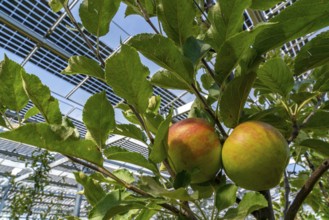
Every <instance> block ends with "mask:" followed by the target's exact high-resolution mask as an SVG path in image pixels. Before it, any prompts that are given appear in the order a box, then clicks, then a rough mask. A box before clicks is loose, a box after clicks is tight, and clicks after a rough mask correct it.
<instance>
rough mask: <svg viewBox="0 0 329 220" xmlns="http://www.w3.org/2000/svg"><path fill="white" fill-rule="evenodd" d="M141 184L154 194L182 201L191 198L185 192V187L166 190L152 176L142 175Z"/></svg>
mask: <svg viewBox="0 0 329 220" xmlns="http://www.w3.org/2000/svg"><path fill="white" fill-rule="evenodd" d="M141 179H142V184H143V185H144V188H145V189H147V191H148V192H149V193H150V194H152V195H155V196H164V197H167V198H170V199H178V200H182V201H189V200H192V198H191V197H190V196H189V194H188V193H187V191H186V189H184V188H179V189H176V190H167V189H165V188H163V186H161V185H160V184H159V183H157V182H156V181H155V180H154V179H153V178H152V177H150V176H143V177H141Z"/></svg>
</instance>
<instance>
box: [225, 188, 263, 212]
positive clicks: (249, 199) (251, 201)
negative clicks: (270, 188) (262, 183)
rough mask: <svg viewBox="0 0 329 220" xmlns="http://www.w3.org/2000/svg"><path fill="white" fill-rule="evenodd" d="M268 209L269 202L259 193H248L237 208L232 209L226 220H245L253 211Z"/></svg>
mask: <svg viewBox="0 0 329 220" xmlns="http://www.w3.org/2000/svg"><path fill="white" fill-rule="evenodd" d="M264 207H267V200H266V199H265V197H264V196H263V195H262V194H260V193H259V192H248V193H246V194H245V195H244V196H243V198H242V200H241V202H240V203H239V206H238V207H237V208H230V209H229V210H228V211H227V212H226V213H225V216H224V219H245V218H246V217H247V216H248V215H249V214H250V213H252V212H253V211H256V210H259V209H261V208H264Z"/></svg>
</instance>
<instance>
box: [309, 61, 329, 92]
mask: <svg viewBox="0 0 329 220" xmlns="http://www.w3.org/2000/svg"><path fill="white" fill-rule="evenodd" d="M312 76H313V77H314V78H315V79H316V83H315V85H314V86H313V91H320V92H328V91H329V65H324V66H321V67H319V68H316V69H315V70H314V71H313V73H312Z"/></svg>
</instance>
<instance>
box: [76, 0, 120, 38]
mask: <svg viewBox="0 0 329 220" xmlns="http://www.w3.org/2000/svg"><path fill="white" fill-rule="evenodd" d="M120 2H121V1H120V0H111V1H108V0H83V2H82V3H81V5H80V8H79V15H80V18H81V21H82V24H83V26H84V27H85V28H86V29H87V30H88V31H89V32H90V33H92V34H94V35H96V36H104V35H105V34H107V33H108V32H109V26H110V22H111V20H112V18H113V17H114V15H115V14H116V12H117V11H118V9H119V6H120Z"/></svg>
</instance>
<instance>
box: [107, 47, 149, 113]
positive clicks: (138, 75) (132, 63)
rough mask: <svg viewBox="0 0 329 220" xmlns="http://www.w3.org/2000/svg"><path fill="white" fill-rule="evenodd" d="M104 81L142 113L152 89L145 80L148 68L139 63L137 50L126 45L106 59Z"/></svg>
mask: <svg viewBox="0 0 329 220" xmlns="http://www.w3.org/2000/svg"><path fill="white" fill-rule="evenodd" d="M105 71H106V81H107V83H108V84H109V85H110V86H111V87H112V88H113V91H114V92H115V93H116V94H117V95H118V96H120V97H122V98H124V99H125V100H126V101H127V102H128V103H129V104H131V105H133V106H135V107H136V108H137V110H138V111H139V112H140V113H144V112H145V111H146V109H147V106H148V99H149V97H151V96H152V93H153V89H152V86H151V84H150V82H149V81H148V80H147V77H148V75H149V69H148V68H147V67H146V66H144V65H143V64H142V63H141V60H140V58H139V56H138V53H137V51H136V50H135V49H134V48H132V47H129V46H127V45H122V46H121V51H120V52H119V53H116V54H115V55H113V56H112V57H110V58H109V59H108V60H107V61H106V70H105Z"/></svg>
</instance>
